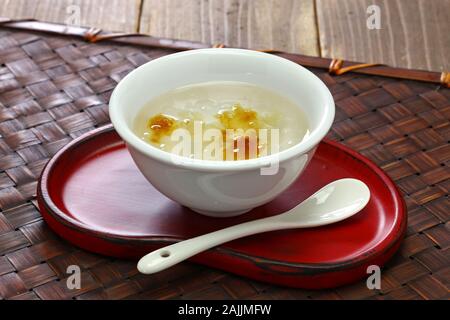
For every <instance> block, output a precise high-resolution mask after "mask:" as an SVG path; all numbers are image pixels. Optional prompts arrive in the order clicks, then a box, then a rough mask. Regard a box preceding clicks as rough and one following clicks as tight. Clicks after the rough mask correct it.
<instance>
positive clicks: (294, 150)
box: [109, 48, 335, 172]
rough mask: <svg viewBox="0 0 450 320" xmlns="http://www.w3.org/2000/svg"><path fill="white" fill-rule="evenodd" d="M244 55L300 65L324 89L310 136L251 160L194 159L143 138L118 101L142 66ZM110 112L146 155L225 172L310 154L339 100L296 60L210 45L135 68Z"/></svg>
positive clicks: (117, 126) (126, 137)
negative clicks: (321, 108)
mask: <svg viewBox="0 0 450 320" xmlns="http://www.w3.org/2000/svg"><path fill="white" fill-rule="evenodd" d="M217 53H221V54H241V55H253V56H259V57H264V58H265V59H271V60H273V61H275V62H277V63H283V64H286V65H289V66H290V67H292V68H296V69H297V70H299V71H300V72H302V73H303V74H304V75H305V76H306V77H309V78H310V80H312V82H313V84H314V85H315V86H317V87H318V88H319V90H320V91H322V92H323V94H324V96H325V101H326V102H325V105H324V113H323V115H322V118H321V120H320V121H319V124H318V125H317V126H316V127H315V128H314V129H313V130H312V131H311V133H310V134H309V136H308V137H307V138H306V139H304V140H302V141H300V142H299V143H297V144H295V145H293V146H292V147H290V148H288V149H285V150H282V151H280V152H277V153H274V154H271V155H267V156H264V157H260V158H255V159H248V160H235V161H216V160H203V159H192V158H187V157H183V156H180V155H176V154H173V153H170V152H167V151H163V150H160V149H158V148H156V147H154V146H152V145H151V144H149V143H147V142H145V141H143V140H142V139H140V138H139V137H138V136H137V135H136V134H135V133H134V132H133V131H132V130H131V129H130V128H129V126H128V125H127V123H126V122H125V120H124V119H123V117H122V116H121V112H120V105H119V103H118V102H117V100H118V99H117V97H116V96H117V95H118V94H119V93H120V91H121V88H122V87H123V86H124V83H125V82H129V81H132V80H130V79H132V77H133V74H135V73H136V72H142V68H144V67H146V68H148V66H149V65H153V64H159V63H165V62H167V61H170V60H172V59H179V58H183V57H185V56H190V55H198V54H217ZM109 114H110V119H111V122H112V124H113V126H114V128H115V130H116V131H117V133H118V134H119V135H120V136H121V138H122V139H123V140H124V141H125V142H126V144H127V145H128V146H131V147H133V148H134V149H137V150H138V151H139V152H141V153H143V154H144V155H146V156H148V157H150V158H152V159H155V160H158V161H159V162H162V163H165V164H169V165H172V166H177V167H180V168H185V169H195V170H200V171H212V172H224V171H239V170H250V169H258V168H263V167H265V166H267V165H269V164H271V163H274V162H276V163H281V162H284V161H286V160H289V159H292V158H294V157H296V156H300V155H302V154H305V153H307V152H308V151H310V150H312V149H313V148H314V147H316V146H317V145H318V144H319V142H320V141H321V140H322V139H323V138H324V137H325V136H326V134H327V133H328V131H329V130H330V128H331V125H332V124H333V121H334V116H335V103H334V99H333V96H332V95H331V92H330V91H329V89H328V88H327V86H326V85H325V84H324V83H323V82H322V80H320V79H319V78H318V77H317V76H316V75H315V74H314V73H312V72H311V71H309V70H308V69H306V68H304V67H303V66H301V65H299V64H297V63H295V62H292V61H290V60H288V59H285V58H282V57H279V56H276V55H272V54H269V53H264V52H259V51H254V50H248V49H235V48H206V49H195V50H188V51H181V52H177V53H173V54H169V55H166V56H162V57H160V58H157V59H154V60H152V61H149V62H147V63H145V64H143V65H142V66H140V67H138V68H136V69H134V70H133V71H131V72H130V73H129V74H127V75H126V76H125V77H124V78H123V79H122V80H121V81H120V82H119V83H118V84H117V86H116V87H115V88H114V90H113V92H112V94H111V97H110V101H109Z"/></svg>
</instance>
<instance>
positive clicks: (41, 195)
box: [37, 125, 407, 289]
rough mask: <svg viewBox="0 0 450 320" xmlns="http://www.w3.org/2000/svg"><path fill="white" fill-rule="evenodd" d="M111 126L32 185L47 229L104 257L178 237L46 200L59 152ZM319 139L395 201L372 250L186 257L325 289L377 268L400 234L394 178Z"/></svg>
mask: <svg viewBox="0 0 450 320" xmlns="http://www.w3.org/2000/svg"><path fill="white" fill-rule="evenodd" d="M113 130H114V129H113V127H112V125H107V126H104V127H101V128H98V129H95V130H93V131H90V132H88V133H86V134H84V135H82V136H80V137H78V138H77V139H75V140H73V141H71V142H70V143H69V144H67V145H66V146H64V147H63V148H62V149H61V150H59V151H58V152H57V153H56V154H55V155H54V157H53V158H52V159H51V160H50V161H49V162H48V163H47V165H46V166H45V168H44V170H43V171H42V174H41V177H40V179H39V183H38V186H37V198H38V204H39V208H40V211H41V214H42V216H43V218H44V219H45V221H46V222H47V223H48V225H49V226H50V228H51V229H52V230H54V231H55V232H56V233H57V234H59V235H60V236H61V237H63V238H64V239H66V240H68V241H69V242H71V243H73V244H75V245H77V246H79V247H81V248H83V249H86V250H88V251H92V252H96V253H100V254H104V255H108V256H115V257H122V258H136V257H139V256H141V255H143V254H145V253H147V252H148V251H150V250H154V249H156V248H158V247H161V246H164V245H169V244H171V243H174V242H176V241H179V239H173V238H167V237H152V238H145V237H133V236H128V237H127V236H118V235H110V234H105V233H101V232H98V231H96V230H93V229H90V228H89V226H87V225H85V224H82V223H81V222H79V221H77V220H75V219H73V218H71V217H69V216H68V215H66V214H65V213H64V212H62V211H61V210H60V209H59V208H58V207H57V206H56V205H55V204H54V202H53V201H52V199H51V198H50V195H49V191H48V189H47V184H48V178H49V174H50V173H51V171H52V168H53V167H54V166H55V165H56V164H57V163H58V161H59V159H60V157H61V155H63V154H64V153H65V152H67V151H68V150H70V149H72V148H74V147H76V146H78V145H79V144H81V143H84V142H85V141H87V140H90V139H93V138H95V137H97V136H98V135H100V134H103V133H107V132H109V131H113ZM323 142H324V143H327V144H329V145H331V146H332V147H334V148H337V149H339V150H341V151H342V152H345V153H346V154H348V155H350V156H351V157H352V158H354V159H356V160H358V161H359V162H361V163H363V164H364V165H365V166H367V167H368V168H369V169H370V170H372V171H373V172H375V174H376V175H377V176H379V177H380V178H381V180H382V181H383V183H384V184H385V185H386V187H387V189H389V191H390V193H391V196H392V199H393V200H394V201H395V202H396V209H397V215H396V217H397V219H396V221H395V224H394V226H393V229H392V231H391V232H390V233H389V234H388V236H387V237H386V238H385V239H383V240H382V241H381V242H380V243H378V244H377V245H376V246H375V247H374V248H373V250H371V251H370V252H368V253H366V254H364V255H361V256H358V257H357V258H354V259H350V260H345V261H340V262H339V263H290V262H289V263H288V262H283V261H276V260H268V259H265V258H261V257H256V256H249V255H247V254H244V253H241V252H238V251H235V250H231V249H229V248H223V247H218V248H215V249H212V250H209V251H207V252H205V253H203V254H199V255H197V256H196V257H194V258H193V259H191V260H192V261H194V262H198V263H201V264H204V265H208V266H211V267H215V268H218V269H223V270H226V271H230V272H233V273H236V274H238V275H241V276H246V277H249V278H253V279H256V280H261V281H264V282H269V283H274V284H281V285H285V286H290V287H301V288H309V289H319V288H330V287H336V286H340V285H343V284H347V283H350V282H353V281H356V280H358V279H360V278H362V277H364V276H366V275H367V274H366V268H367V267H368V266H369V265H378V266H380V267H381V266H382V265H383V264H384V263H385V262H386V261H387V260H388V259H389V258H390V257H391V256H392V255H393V254H394V253H395V251H397V249H398V247H399V246H400V243H401V240H402V239H403V237H404V234H405V232H406V226H407V214H406V206H405V202H404V200H403V198H402V197H401V195H400V193H399V191H398V189H397V187H396V186H395V184H394V182H393V181H392V180H391V179H390V178H389V177H388V176H387V175H386V173H385V172H383V170H381V169H380V168H379V167H378V166H376V165H375V164H374V163H373V162H372V161H370V160H369V159H367V158H365V157H364V156H362V155H360V154H359V153H357V152H356V151H354V150H352V149H350V148H348V147H346V146H344V145H342V144H340V143H338V142H335V141H331V140H328V139H325V140H324V141H323Z"/></svg>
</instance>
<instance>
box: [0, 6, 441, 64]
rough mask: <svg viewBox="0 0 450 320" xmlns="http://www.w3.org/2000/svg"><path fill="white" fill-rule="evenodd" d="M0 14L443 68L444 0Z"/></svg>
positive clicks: (10, 9)
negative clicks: (374, 19)
mask: <svg viewBox="0 0 450 320" xmlns="http://www.w3.org/2000/svg"><path fill="white" fill-rule="evenodd" d="M372 4H376V5H378V6H379V8H380V27H381V29H373V30H370V29H369V28H368V27H367V24H366V21H367V19H368V18H369V17H370V16H371V13H370V12H369V13H367V8H368V6H370V5H372ZM78 13H79V14H78ZM0 16H2V17H9V18H35V19H39V20H44V21H51V22H58V23H69V24H74V23H78V24H80V25H83V26H94V27H99V28H103V29H105V30H110V31H126V32H141V33H146V34H150V35H153V36H161V37H168V38H177V39H187V40H197V41H202V42H207V43H213V44H214V43H225V44H226V45H227V46H237V47H248V48H253V49H268V48H270V49H280V50H283V51H289V52H296V53H302V54H306V55H312V56H322V57H331V58H342V59H345V60H353V61H362V62H378V63H385V64H389V65H392V66H399V67H406V68H414V69H427V70H434V71H449V70H450V59H449V57H450V55H449V52H450V33H449V31H448V30H449V29H450V0H0Z"/></svg>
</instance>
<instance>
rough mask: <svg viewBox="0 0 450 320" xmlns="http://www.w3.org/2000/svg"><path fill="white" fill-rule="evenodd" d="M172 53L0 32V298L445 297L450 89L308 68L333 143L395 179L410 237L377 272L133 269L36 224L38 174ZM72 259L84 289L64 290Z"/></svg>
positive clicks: (449, 258) (449, 263)
mask: <svg viewBox="0 0 450 320" xmlns="http://www.w3.org/2000/svg"><path fill="white" fill-rule="evenodd" d="M171 52H174V50H173V49H155V48H144V47H139V46H126V45H119V44H117V43H116V44H114V43H106V44H105V43H101V44H89V43H86V42H84V41H82V40H81V39H78V38H72V37H68V36H55V35H52V36H49V35H48V34H43V33H41V34H39V33H29V32H27V33H25V32H23V31H20V32H19V31H11V30H5V29H3V30H2V29H0V63H1V67H0V209H1V211H0V299H179V298H181V299H217V298H220V299H235V298H239V299H366V298H368V299H448V298H449V297H450V296H449V288H450V251H449V250H450V248H449V245H450V233H449V229H450V224H449V220H450V205H449V199H448V193H449V189H450V168H449V164H450V144H449V143H450V90H449V89H444V88H442V87H439V86H438V85H436V84H432V83H425V82H415V81H410V80H400V79H395V78H386V77H380V76H368V75H362V74H357V73H347V74H345V75H341V76H331V75H329V74H328V73H327V71H326V70H324V69H319V68H316V69H315V68H311V70H312V71H313V72H314V73H315V74H317V75H318V76H319V77H320V78H321V79H322V80H323V81H324V82H325V83H326V85H327V86H328V87H329V88H330V90H331V92H332V93H333V95H334V98H335V100H336V105H337V114H336V121H335V124H334V126H333V128H332V131H331V132H330V134H329V137H330V138H331V139H335V140H339V141H341V142H342V143H344V144H346V145H348V146H350V147H352V148H353V149H355V150H357V151H359V152H360V153H362V154H364V155H365V156H367V157H368V158H370V159H372V160H373V161H375V162H376V163H377V164H378V165H379V166H381V167H382V168H383V169H384V170H385V171H386V172H387V173H388V174H389V175H390V176H391V177H392V178H393V179H394V181H395V182H396V183H397V185H398V186H399V188H400V190H401V191H402V193H403V195H404V198H405V200H406V203H407V206H408V219H409V221H408V232H407V236H406V239H405V240H404V242H403V245H402V247H401V249H400V250H399V252H398V253H397V254H396V255H395V256H394V258H393V259H392V260H391V261H390V262H389V263H388V265H387V266H386V268H384V269H383V271H382V282H381V285H382V288H381V290H369V289H367V288H366V285H365V281H361V282H359V283H356V284H353V285H350V286H346V287H341V288H337V289H334V290H327V291H305V290H298V289H289V288H282V287H275V286H271V285H267V284H263V283H258V282H254V281H249V280H247V279H243V278H240V277H237V276H233V275H231V274H227V273H223V272H221V271H217V270H213V269H209V268H206V267H202V266H197V265H192V264H189V263H183V264H181V265H178V266H176V267H174V268H172V269H170V270H167V271H164V272H162V273H160V274H157V275H152V276H144V275H140V274H139V273H138V272H137V270H136V268H135V262H133V261H124V260H115V259H110V258H106V257H102V256H98V255H94V254H91V253H88V252H85V251H81V250H79V249H77V248H76V247H73V246H71V245H69V244H68V243H66V242H65V241H63V240H61V239H59V238H58V237H57V236H56V235H55V234H53V233H52V231H50V230H49V228H48V227H47V226H46V224H45V223H44V221H43V220H42V218H41V216H40V214H39V211H38V209H37V204H36V201H35V190H36V181H37V179H38V176H39V174H40V172H41V170H42V168H43V166H44V165H45V163H46V162H47V161H48V160H49V158H50V157H51V156H52V155H53V154H55V152H56V151H57V150H58V149H60V148H61V147H62V146H64V145H65V144H66V143H68V142H69V141H70V140H71V139H73V138H76V137H78V136H79V135H81V134H82V133H85V132H87V131H89V130H91V129H94V128H96V127H98V126H102V125H104V124H106V123H108V122H109V119H108V105H107V103H108V99H109V96H110V94H111V91H112V90H113V88H114V86H115V85H116V84H117V82H118V81H119V80H120V79H122V78H123V77H124V76H125V75H126V74H127V73H128V72H130V71H131V70H133V69H134V68H136V67H137V66H139V65H141V64H143V63H145V62H147V61H149V60H151V59H154V58H157V57H159V56H162V55H165V54H168V53H171ZM69 265H79V266H80V267H81V270H82V280H81V283H82V287H81V289H79V290H69V289H67V287H66V281H65V280H66V278H67V277H68V274H67V273H66V269H67V267H68V266H69Z"/></svg>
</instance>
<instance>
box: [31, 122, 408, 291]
mask: <svg viewBox="0 0 450 320" xmlns="http://www.w3.org/2000/svg"><path fill="white" fill-rule="evenodd" d="M343 177H353V178H357V179H361V180H362V181H364V182H365V183H366V184H367V185H368V186H369V188H370V190H371V200H370V202H369V204H368V205H367V207H366V208H365V209H364V210H363V211H361V212H360V213H358V214H356V215H355V216H353V217H352V218H350V219H348V220H345V221H343V222H340V223H337V224H334V225H330V226H325V227H319V228H311V229H296V230H284V231H277V232H269V233H265V234H260V235H255V236H251V237H247V238H244V239H239V240H235V241H233V242H229V243H226V244H224V245H222V246H220V247H217V248H215V249H212V250H209V251H207V252H205V253H203V254H200V255H197V256H196V257H194V258H193V259H192V261H194V262H198V263H202V264H205V265H208V266H211V267H216V268H219V269H223V270H225V271H228V272H233V273H235V274H238V275H242V276H245V277H249V278H253V279H257V280H261V281H265V282H270V283H275V284H281V285H286V286H292V287H301V288H316V289H318V288H326V287H335V286H339V285H343V284H347V283H350V282H352V281H355V280H357V279H360V278H362V277H365V276H367V273H366V270H367V267H368V266H369V265H373V264H375V265H379V266H382V265H383V264H384V263H385V262H386V261H387V260H388V259H389V258H390V257H391V256H392V255H393V254H394V252H395V251H396V250H397V249H398V247H399V244H400V241H401V239H402V238H403V235H404V233H405V230H406V212H405V206H404V203H403V200H402V198H401V196H400V195H399V193H398V191H397V189H396V187H395V185H394V184H393V182H392V181H391V180H390V179H389V178H388V177H387V176H386V175H385V173H384V172H383V171H382V170H381V169H379V168H378V167H376V166H375V165H374V164H373V163H372V162H370V161H369V160H367V159H366V158H364V157H362V156H361V155H359V154H357V153H356V152H354V151H352V150H350V149H348V148H347V147H345V146H343V145H341V144H338V143H336V142H332V141H324V142H322V143H321V144H320V146H319V147H318V149H317V152H316V154H315V156H314V158H313V159H312V161H311V163H310V165H309V167H308V168H307V169H306V171H305V172H304V173H303V175H302V176H301V177H300V178H299V180H297V182H295V183H294V184H293V185H292V186H291V187H290V188H289V189H288V190H287V191H285V192H284V193H282V194H281V195H280V196H279V197H278V198H276V199H275V200H273V201H272V202H270V203H269V204H266V205H264V206H262V207H259V208H256V209H254V210H252V211H251V212H249V213H247V214H244V215H242V216H239V217H233V218H211V217H206V216H202V215H200V214H197V213H194V212H192V211H190V210H189V209H187V208H184V207H182V206H180V205H178V204H177V203H175V202H173V201H171V200H170V199H168V198H166V197H165V196H164V195H162V194H160V193H159V192H158V191H157V190H156V189H154V188H153V187H152V185H151V184H150V183H148V182H147V180H145V178H144V177H143V176H142V175H141V173H140V172H139V171H138V169H137V168H136V166H135V165H134V163H133V161H132V159H131V157H130V156H129V154H128V152H127V149H126V147H125V144H124V143H123V141H122V140H121V139H120V137H119V136H118V135H117V134H116V132H115V131H114V129H113V128H112V127H111V126H106V127H103V128H100V129H97V130H94V131H92V132H90V133H88V134H86V135H84V136H82V137H80V138H78V139H76V140H74V141H73V142H71V143H70V144H68V145H67V146H66V147H64V148H63V149H62V150H61V151H59V152H58V153H57V154H56V155H55V157H54V158H53V159H52V160H50V162H49V163H48V164H47V166H46V168H45V169H44V171H43V173H42V176H41V179H40V181H39V184H38V202H39V207H40V209H41V213H42V215H43V217H44V219H45V220H46V221H47V223H48V224H49V225H50V227H51V228H52V229H53V230H54V231H55V232H56V233H58V234H59V235H60V236H61V237H63V238H65V239H67V240H68V241H70V242H71V243H73V244H75V245H77V246H79V247H81V248H84V249H86V250H89V251H93V252H96V253H100V254H104V255H109V256H115V257H121V258H134V259H137V258H139V257H141V256H142V255H144V254H146V253H148V252H149V251H151V250H153V249H156V248H158V247H161V246H164V245H168V244H171V243H173V242H175V241H178V240H181V239H186V238H191V237H194V236H197V235H201V234H204V233H207V232H211V231H214V230H217V229H221V228H224V227H227V226H230V225H233V224H237V223H241V222H244V221H248V220H252V219H256V218H261V217H265V216H269V215H274V214H278V213H281V212H284V211H286V210H288V209H290V208H292V207H294V206H295V205H297V204H298V203H300V202H301V201H302V200H304V199H305V198H307V197H308V196H309V195H311V194H312V193H314V191H316V190H318V189H319V188H320V187H322V186H324V185H325V184H327V183H329V182H331V181H332V180H335V179H339V178H343Z"/></svg>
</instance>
